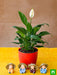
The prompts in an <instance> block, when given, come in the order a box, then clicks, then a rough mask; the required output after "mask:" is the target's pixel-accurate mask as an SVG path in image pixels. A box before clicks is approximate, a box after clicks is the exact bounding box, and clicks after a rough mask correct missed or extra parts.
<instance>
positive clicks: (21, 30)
mask: <svg viewBox="0 0 57 75" xmlns="http://www.w3.org/2000/svg"><path fill="white" fill-rule="evenodd" d="M13 27H14V28H16V29H17V30H18V31H20V32H22V33H24V34H26V29H25V28H23V27H18V26H13Z"/></svg>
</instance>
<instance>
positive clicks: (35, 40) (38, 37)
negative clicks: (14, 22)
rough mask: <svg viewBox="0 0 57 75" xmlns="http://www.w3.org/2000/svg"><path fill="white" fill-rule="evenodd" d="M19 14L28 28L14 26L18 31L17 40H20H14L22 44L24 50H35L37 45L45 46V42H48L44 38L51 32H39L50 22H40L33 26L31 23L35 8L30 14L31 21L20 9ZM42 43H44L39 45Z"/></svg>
mask: <svg viewBox="0 0 57 75" xmlns="http://www.w3.org/2000/svg"><path fill="white" fill-rule="evenodd" d="M18 14H19V16H20V19H21V21H22V23H23V24H24V25H25V27H26V28H24V27H23V26H22V27H18V26H13V27H14V28H16V29H17V31H16V34H17V36H16V38H15V40H18V42H13V43H15V44H18V45H20V47H21V49H22V50H23V52H25V51H28V52H29V51H30V50H31V51H32V52H33V51H34V48H36V47H38V48H39V47H44V44H45V43H47V42H46V41H44V40H43V36H45V35H48V34H50V33H49V32H47V31H42V32H40V33H37V32H38V31H39V30H40V28H41V27H42V26H44V25H47V26H49V24H47V23H43V24H38V25H36V26H34V27H32V25H31V23H32V18H33V17H34V10H33V9H31V11H30V13H29V16H30V22H28V20H27V18H26V16H25V15H24V14H23V13H22V12H20V11H18ZM39 44H42V45H39Z"/></svg>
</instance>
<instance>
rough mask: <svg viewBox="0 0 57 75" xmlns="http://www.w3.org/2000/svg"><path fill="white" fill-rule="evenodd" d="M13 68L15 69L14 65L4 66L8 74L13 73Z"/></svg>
mask: <svg viewBox="0 0 57 75" xmlns="http://www.w3.org/2000/svg"><path fill="white" fill-rule="evenodd" d="M14 68H15V65H14V64H13V63H9V64H8V65H7V66H6V69H7V70H8V72H9V74H11V73H14Z"/></svg>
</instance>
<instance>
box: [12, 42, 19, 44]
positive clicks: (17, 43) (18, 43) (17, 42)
mask: <svg viewBox="0 0 57 75" xmlns="http://www.w3.org/2000/svg"><path fill="white" fill-rule="evenodd" d="M12 43H14V44H20V43H19V42H12Z"/></svg>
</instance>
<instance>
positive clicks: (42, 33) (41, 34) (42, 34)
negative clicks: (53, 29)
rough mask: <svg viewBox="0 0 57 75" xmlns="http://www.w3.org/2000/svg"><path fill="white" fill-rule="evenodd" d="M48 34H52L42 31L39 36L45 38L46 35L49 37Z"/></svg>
mask: <svg viewBox="0 0 57 75" xmlns="http://www.w3.org/2000/svg"><path fill="white" fill-rule="evenodd" d="M48 34H50V33H49V32H47V31H42V32H40V33H39V34H38V36H44V35H48Z"/></svg>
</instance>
